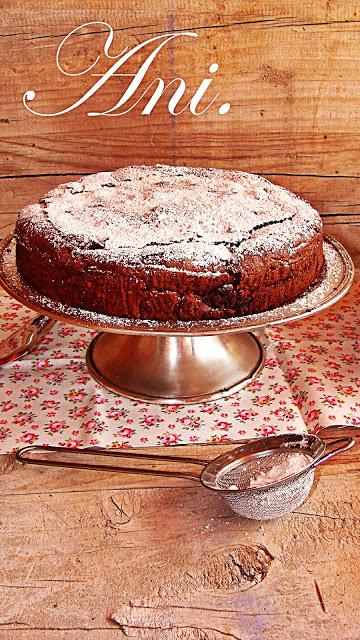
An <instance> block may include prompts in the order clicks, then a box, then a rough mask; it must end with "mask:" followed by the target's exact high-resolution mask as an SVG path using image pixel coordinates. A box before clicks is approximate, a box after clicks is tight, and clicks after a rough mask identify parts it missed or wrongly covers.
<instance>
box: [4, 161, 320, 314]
mask: <svg viewBox="0 0 360 640" xmlns="http://www.w3.org/2000/svg"><path fill="white" fill-rule="evenodd" d="M16 238H17V253H16V259H17V266H18V269H19V271H20V273H21V275H22V276H23V277H24V279H25V280H26V281H27V282H29V283H30V284H31V285H33V286H35V288H36V289H38V291H39V292H40V293H42V294H44V295H47V296H49V297H51V298H53V299H55V300H59V301H60V302H63V303H66V304H69V305H71V306H74V307H80V308H83V309H88V310H91V311H96V312H99V313H105V314H110V315H114V316H119V317H126V318H142V319H157V320H176V319H181V320H201V319H219V318H226V317H231V316H242V315H248V314H251V313H257V312H261V311H266V310H268V309H272V308H275V307H278V306H282V305H283V304H285V303H288V302H292V301H293V300H295V299H296V298H297V297H298V296H299V295H301V294H302V293H303V292H304V291H305V290H306V289H307V288H308V287H309V286H310V285H311V284H312V283H313V282H314V280H316V278H318V277H319V275H320V274H321V271H322V268H323V249H322V240H323V239H322V224H321V219H320V216H319V214H318V213H317V212H316V211H315V210H314V209H313V208H312V207H311V206H310V204H309V203H307V202H305V201H304V200H302V199H301V198H298V197H297V196H295V195H294V194H291V193H290V192H288V191H286V190H285V189H283V188H281V187H279V186H276V185H273V184H272V183H270V182H269V181H267V180H265V179H264V178H261V177H259V176H256V175H254V174H249V173H245V172H240V171H228V170H222V169H199V168H189V167H172V166H167V165H156V166H155V167H150V166H134V167H124V168H122V169H118V170H116V171H114V172H106V173H98V174H93V175H91V176H86V177H84V178H81V179H80V180H78V181H76V182H70V183H67V184H64V185H59V186H58V187H56V188H55V189H53V190H52V191H50V192H49V193H48V194H47V195H46V196H44V198H42V199H41V200H40V202H39V203H37V204H33V205H29V206H27V207H25V208H24V209H23V210H22V211H21V212H20V213H19V216H18V219H17V224H16Z"/></svg>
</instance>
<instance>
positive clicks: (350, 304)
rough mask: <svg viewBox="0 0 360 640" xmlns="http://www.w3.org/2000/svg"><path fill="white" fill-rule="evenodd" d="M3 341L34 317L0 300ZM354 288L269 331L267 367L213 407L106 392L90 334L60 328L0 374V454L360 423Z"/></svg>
mask: <svg viewBox="0 0 360 640" xmlns="http://www.w3.org/2000/svg"><path fill="white" fill-rule="evenodd" d="M0 301H1V309H0V340H1V339H3V338H4V337H5V336H6V335H7V334H9V333H11V332H12V331H14V330H15V329H16V328H17V327H18V326H19V324H20V323H21V322H27V321H28V320H29V319H30V318H31V317H32V316H33V315H35V314H34V313H33V312H32V311H30V310H28V309H27V308H25V307H23V306H22V305H20V304H19V303H17V302H16V301H15V300H13V299H11V298H10V297H9V296H7V295H6V294H4V293H3V294H2V295H1V297H0ZM359 303H360V282H358V283H357V284H356V285H354V286H353V287H352V290H351V292H350V293H349V294H348V295H347V296H346V297H345V298H344V299H343V300H342V301H341V302H340V303H338V304H337V305H335V306H334V307H332V308H331V309H330V310H328V311H327V312H323V313H321V314H318V315H316V316H313V317H312V318H309V319H308V320H302V321H301V322H292V323H289V324H286V325H282V326H279V327H272V328H268V329H267V330H266V334H267V357H266V364H265V367H264V369H263V371H262V373H261V374H260V375H259V377H258V378H257V379H256V380H255V381H253V382H252V383H251V384H250V385H248V386H247V387H246V389H243V390H242V391H240V392H238V393H236V394H234V395H232V396H230V397H229V398H226V399H222V400H220V401H217V402H209V403H203V404H196V405H187V406H185V405H175V406H165V405H162V406H161V405H153V404H147V403H145V402H136V401H133V400H129V399H127V398H124V397H121V396H118V395H116V394H114V393H112V392H111V391H108V390H106V389H105V388H103V387H102V386H100V385H99V384H97V383H96V382H95V380H93V378H92V377H91V376H90V374H89V372H88V370H87V367H86V363H85V352H86V348H87V345H88V344H89V342H90V340H91V338H92V337H93V336H94V333H93V332H91V331H89V330H85V329H81V328H79V327H75V326H72V325H68V324H62V323H57V324H56V325H55V326H54V327H53V329H52V330H51V331H50V332H49V333H48V334H47V336H46V337H45V338H44V340H43V341H42V343H41V344H40V345H39V346H38V347H37V349H36V350H35V351H34V352H33V353H31V354H30V355H28V356H27V357H25V358H23V359H22V360H19V361H16V362H12V363H10V364H8V365H6V366H4V367H3V368H1V369H0V453H7V452H10V451H12V450H14V449H17V448H19V447H22V446H25V445H26V444H32V443H36V444H51V445H60V446H64V447H86V446H93V445H96V446H101V447H128V446H132V447H138V446H150V445H171V444H176V443H178V444H186V443H196V442H222V441H227V440H237V439H241V438H245V437H253V436H256V435H259V436H263V435H273V434H277V433H286V432H304V431H307V430H309V431H313V430H316V429H317V428H319V426H325V425H328V424H335V423H346V424H348V425H354V426H360V372H359V360H360V304H359Z"/></svg>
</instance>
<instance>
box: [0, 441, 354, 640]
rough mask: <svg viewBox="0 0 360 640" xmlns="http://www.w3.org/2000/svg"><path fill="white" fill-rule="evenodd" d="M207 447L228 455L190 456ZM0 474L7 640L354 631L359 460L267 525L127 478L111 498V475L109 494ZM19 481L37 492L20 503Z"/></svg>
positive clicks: (180, 639)
mask: <svg viewBox="0 0 360 640" xmlns="http://www.w3.org/2000/svg"><path fill="white" fill-rule="evenodd" d="M344 433H345V432H344ZM347 433H349V434H350V433H351V434H353V433H356V434H359V432H358V431H356V430H355V429H349V430H347ZM215 448H216V449H217V451H219V450H220V449H221V450H223V449H224V447H221V448H220V447H217V446H216V447H214V446H212V447H211V446H209V447H205V448H203V447H199V446H191V447H186V448H185V451H186V452H187V455H199V451H201V455H204V451H205V450H206V451H207V454H206V455H209V451H212V452H214V449H215ZM179 449H180V448H177V452H179ZM345 456H346V457H345ZM6 460H7V461H8V462H9V463H10V458H9V457H6ZM346 460H347V461H348V463H349V464H346V463H345V461H346ZM2 462H4V461H3V460H2ZM2 467H3V473H2V474H1V479H2V482H1V494H2V495H1V497H0V502H1V513H2V518H1V521H2V545H1V548H0V566H1V586H0V592H1V603H2V605H1V609H0V622H1V630H0V638H4V640H5V638H6V640H8V638H13V639H14V640H25V638H37V637H44V638H45V639H46V640H48V639H50V638H51V639H52V638H65V639H69V640H73V639H74V638H82V637H83V636H82V634H83V633H85V632H86V633H89V634H91V635H89V636H86V637H90V638H92V637H94V638H95V637H99V638H104V640H110V639H111V640H112V638H113V637H114V636H113V635H112V633H113V632H114V631H115V630H116V632H117V633H119V632H120V630H121V631H122V633H123V634H124V635H125V636H127V635H128V636H130V637H134V638H139V640H140V638H141V639H142V640H152V639H153V638H162V639H165V640H175V639H176V640H198V639H199V638H208V639H209V640H220V638H226V639H228V640H233V639H234V638H244V637H248V638H252V637H256V638H261V640H275V638H277V637H279V636H281V637H283V638H284V639H285V640H287V639H289V640H290V638H294V637H296V639H297V640H305V639H306V638H307V637H308V634H309V629H311V633H312V637H313V638H315V640H325V639H326V640H335V638H338V637H339V632H340V630H341V637H342V638H343V639H344V640H354V638H355V637H358V635H359V633H360V624H359V620H358V616H357V607H358V603H357V596H356V593H354V590H353V585H354V584H356V583H357V581H358V579H359V573H360V560H359V555H358V553H357V549H358V545H359V542H360V524H359V523H360V511H359V509H360V503H359V501H358V500H357V499H356V495H357V494H356V486H357V482H358V476H359V472H360V467H359V450H358V449H357V450H356V449H355V450H354V449H353V450H351V451H349V452H347V453H346V454H344V457H343V458H342V459H341V460H340V461H339V458H338V459H337V462H336V459H334V461H333V463H332V464H328V465H324V466H323V467H321V468H319V471H318V472H317V473H318V480H317V483H316V487H315V489H314V491H313V493H312V495H311V496H310V498H309V499H308V500H307V501H306V503H305V504H304V505H302V506H301V507H300V508H299V509H297V512H296V513H294V514H292V515H290V516H288V517H286V518H282V519H281V520H274V521H269V522H264V523H257V522H255V521H253V522H251V521H245V520H243V519H241V518H240V519H239V518H237V517H236V516H235V515H234V514H232V513H231V511H230V510H229V508H228V507H227V506H226V504H225V503H224V502H223V501H222V500H221V499H219V497H218V496H217V495H216V494H213V493H212V492H206V490H205V489H203V488H201V487H200V486H196V485H194V484H192V485H191V486H183V487H179V486H176V484H175V483H176V481H170V482H171V483H173V486H172V488H170V486H168V487H167V488H165V487H161V486H159V487H158V488H157V489H154V488H146V485H145V484H144V485H143V486H142V488H138V489H134V488H133V484H132V480H131V476H129V475H123V476H122V481H121V482H122V483H123V484H122V485H121V488H119V486H114V475H115V474H108V475H107V478H108V484H107V485H106V484H103V482H104V477H103V476H104V474H102V473H100V474H97V472H86V471H81V470H79V471H78V472H77V473H76V475H75V476H74V473H73V471H69V470H61V469H58V470H53V469H45V468H44V469H40V468H38V469H37V468H33V467H24V468H22V471H21V474H20V473H19V472H18V470H17V469H16V468H15V467H14V466H11V464H8V465H4V464H3V465H2ZM89 474H92V475H93V476H94V477H95V478H97V479H96V480H95V481H94V482H95V484H93V483H90V484H89ZM69 477H71V478H72V480H73V484H74V485H75V484H76V488H77V489H78V491H75V492H74V491H72V490H69V489H70V487H69ZM340 478H341V482H340ZM97 482H99V486H101V487H102V490H101V491H100V492H98V491H95V490H94V489H95V486H96V483H97ZM146 482H149V480H146ZM151 482H152V481H151ZM165 482H169V481H168V480H166V481H164V483H165ZM24 484H25V485H26V486H27V487H28V488H30V487H32V488H33V489H38V491H39V493H38V494H36V495H35V494H27V495H23V488H24ZM73 488H75V487H73ZM160 549H161V552H160V551H159V550H160ZM329 557H331V559H332V561H331V562H328V558H329ZM294 611H296V615H294ZM95 633H97V634H98V636H95V635H94V634H95ZM26 634H27V635H26ZM76 634H78V635H76ZM254 634H255V635H254ZM117 637H118V636H117Z"/></svg>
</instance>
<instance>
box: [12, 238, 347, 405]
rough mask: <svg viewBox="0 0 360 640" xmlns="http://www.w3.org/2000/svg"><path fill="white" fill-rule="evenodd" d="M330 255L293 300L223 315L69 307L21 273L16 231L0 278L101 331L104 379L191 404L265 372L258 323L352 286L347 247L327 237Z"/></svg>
mask: <svg viewBox="0 0 360 640" xmlns="http://www.w3.org/2000/svg"><path fill="white" fill-rule="evenodd" d="M324 255H325V269H324V272H323V275H322V277H321V279H320V280H319V281H318V282H317V283H316V284H315V285H313V286H312V287H311V289H309V290H308V291H307V292H306V293H305V294H304V295H302V296H301V297H300V298H298V299H297V300H296V301H295V302H293V303H292V304H288V305H286V306H283V307H279V308H277V309H273V310H272V311H266V312H264V313H257V314H253V315H249V316H244V317H238V318H227V319H222V320H200V321H196V322H181V321H179V322H163V321H157V320H136V319H127V318H118V317H116V316H108V315H103V314H98V313H95V312H91V311H86V310H83V309H77V308H73V307H69V306H67V305H65V304H62V303H60V302H58V301H56V300H53V299H51V298H48V297H46V296H43V295H41V294H39V293H38V292H37V291H36V290H35V289H34V288H33V287H31V286H30V285H29V284H27V283H26V282H25V281H24V280H23V279H22V277H21V276H20V274H19V272H18V270H17V266H16V239H15V237H14V236H13V235H11V236H9V237H8V238H6V239H5V240H3V242H2V243H1V244H0V284H1V285H2V286H3V288H4V289H5V291H7V292H8V293H9V294H10V295H11V296H12V297H13V298H15V299H16V300H18V301H19V302H21V304H23V305H25V306H26V307H29V308H30V309H33V310H35V311H37V312H38V313H42V314H46V315H47V316H50V317H52V318H54V319H56V320H60V321H63V322H68V323H70V324H75V325H80V326H82V327H86V328H88V329H93V330H96V331H98V332H100V333H98V335H97V336H96V337H95V338H94V339H93V340H92V342H91V343H90V345H89V347H88V350H87V355H86V360H87V365H88V368H89V371H90V373H91V375H92V376H93V377H94V378H95V380H97V382H99V383H100V384H102V385H104V386H105V387H107V388H108V389H111V390H112V391H114V392H115V393H118V394H120V395H123V396H126V397H129V398H133V399H135V400H145V401H147V402H153V403H160V404H178V403H185V404H191V403H196V402H206V401H209V400H217V399H218V398H222V397H224V396H228V395H230V394H232V393H235V392H236V391H238V390H239V389H242V388H243V387H245V386H246V385H247V384H249V382H251V381H252V380H253V379H254V378H255V377H256V376H257V375H258V373H259V372H260V371H261V369H262V367H263V366H264V359H265V355H264V348H263V345H262V343H261V341H260V339H259V337H258V336H257V335H255V334H254V333H253V331H255V330H263V329H264V327H266V326H269V325H277V324H284V323H286V322H290V321H295V320H300V319H302V318H307V317H308V316H311V315H313V314H315V313H318V312H319V311H322V310H324V309H327V308H328V307H330V306H331V305H333V304H335V302H337V301H338V300H340V299H341V298H342V297H343V296H344V295H345V294H346V293H347V291H348V290H349V288H350V286H351V282H352V279H353V276H354V266H353V263H352V261H351V258H350V256H349V255H348V253H347V251H346V250H345V249H344V247H343V246H342V245H341V244H340V243H339V242H337V241H336V240H334V239H333V238H330V237H325V239H324ZM258 333H259V331H258ZM260 333H261V331H260Z"/></svg>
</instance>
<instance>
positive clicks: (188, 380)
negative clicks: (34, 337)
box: [87, 332, 264, 404]
mask: <svg viewBox="0 0 360 640" xmlns="http://www.w3.org/2000/svg"><path fill="white" fill-rule="evenodd" d="M87 364H88V367H89V370H90V373H91V375H92V376H93V377H94V378H95V379H96V380H97V382H99V383H100V384H102V385H103V386H104V387H106V388H107V389H111V391H115V393H118V394H120V395H122V396H126V397H128V398H132V399H135V400H143V401H146V402H154V403H157V404H159V403H160V404H178V403H182V404H191V403H195V402H206V401H209V400H217V399H218V398H222V397H223V396H228V395H230V394H232V393H235V392H236V391H238V390H239V389H242V388H243V387H245V386H246V385H247V384H249V382H251V381H252V380H253V379H254V378H255V376H256V375H257V374H258V373H259V371H260V370H261V369H262V367H263V365H264V349H263V347H262V345H261V343H260V341H259V340H258V338H257V337H256V336H255V335H254V334H253V333H247V332H243V333H230V334H223V335H211V336H176V335H175V336H174V335H170V336H164V335H151V334H148V335H143V334H140V335H126V334H125V335H119V334H114V333H99V334H98V335H97V336H96V337H95V338H94V340H93V341H92V342H91V344H90V346H89V348H88V351H87Z"/></svg>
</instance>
